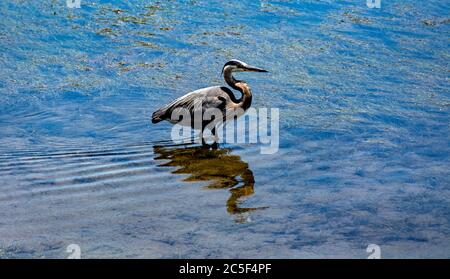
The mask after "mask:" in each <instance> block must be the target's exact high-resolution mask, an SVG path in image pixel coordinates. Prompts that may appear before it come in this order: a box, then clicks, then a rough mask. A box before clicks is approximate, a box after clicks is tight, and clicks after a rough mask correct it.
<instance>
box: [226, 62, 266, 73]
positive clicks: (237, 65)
mask: <svg viewBox="0 0 450 279" xmlns="http://www.w3.org/2000/svg"><path fill="white" fill-rule="evenodd" d="M228 69H229V70H231V72H260V73H265V72H267V71H266V70H263V69H261V68H258V67H254V66H250V65H248V64H247V63H245V62H242V61H240V60H237V59H232V60H230V61H228V62H227V63H225V65H223V68H222V74H223V72H224V71H227V70H228Z"/></svg>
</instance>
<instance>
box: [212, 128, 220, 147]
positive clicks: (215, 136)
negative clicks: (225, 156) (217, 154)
mask: <svg viewBox="0 0 450 279" xmlns="http://www.w3.org/2000/svg"><path fill="white" fill-rule="evenodd" d="M211 133H212V134H213V135H214V142H213V144H212V145H211V148H212V149H217V148H218V147H219V137H218V136H217V131H216V127H214V128H213V129H212V130H211Z"/></svg>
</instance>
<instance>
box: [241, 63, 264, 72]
mask: <svg viewBox="0 0 450 279" xmlns="http://www.w3.org/2000/svg"><path fill="white" fill-rule="evenodd" d="M244 71H246V72H259V73H267V72H268V71H266V70H264V69H261V68H258V67H253V66H250V65H248V66H246V67H245V68H244Z"/></svg>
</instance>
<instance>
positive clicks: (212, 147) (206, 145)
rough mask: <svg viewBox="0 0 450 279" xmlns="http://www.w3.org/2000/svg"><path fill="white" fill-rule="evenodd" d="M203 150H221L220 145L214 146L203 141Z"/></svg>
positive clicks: (214, 143) (216, 143) (215, 143)
mask: <svg viewBox="0 0 450 279" xmlns="http://www.w3.org/2000/svg"><path fill="white" fill-rule="evenodd" d="M202 148H204V149H213V150H216V149H218V148H219V143H218V142H213V143H212V144H207V143H206V141H204V140H202Z"/></svg>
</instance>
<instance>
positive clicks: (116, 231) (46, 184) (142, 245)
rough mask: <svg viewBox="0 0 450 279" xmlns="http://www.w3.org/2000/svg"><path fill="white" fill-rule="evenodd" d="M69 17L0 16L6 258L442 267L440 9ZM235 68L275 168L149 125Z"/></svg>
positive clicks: (445, 110)
mask: <svg viewBox="0 0 450 279" xmlns="http://www.w3.org/2000/svg"><path fill="white" fill-rule="evenodd" d="M65 2H66V1H63V0H58V1H56V0H54V1H51V0H40V1H22V0H7V1H1V2H0V11H1V15H2V16H1V19H0V50H1V52H0V63H1V67H0V77H1V78H0V175H1V178H0V257H2V258H16V257H33V258H39V257H51V258H64V257H67V256H68V253H67V252H66V247H67V246H68V245H69V244H71V243H75V244H78V245H79V246H80V247H81V256H82V257H86V258H97V257H136V258H142V257H149V258H160V257H162V258H178V257H188V258H199V257H208V258H216V257H225V258H229V257H232V258H243V257H253V258H263V257H268V258H294V257H295V258H297V257H355V258H365V257H367V256H368V253H367V252H366V247H367V245H368V244H371V243H374V244H377V245H379V246H380V247H381V255H382V257H385V258H390V257H400V258H409V257H421V258H422V257H423V258H429V257H446V258H448V257H450V202H449V201H450V181H449V175H450V169H449V167H448V165H449V163H450V162H449V161H450V160H449V155H450V154H449V153H450V143H449V136H450V133H449V132H450V129H449V123H450V121H449V120H450V119H449V115H450V114H449V109H450V95H449V91H448V81H449V73H450V69H449V40H448V38H449V35H450V28H449V24H450V18H449V17H448V14H449V2H448V1H425V2H423V1H422V2H418V1H382V3H381V4H382V6H381V9H370V8H368V7H367V6H366V1H365V0H361V1H326V0H324V1H312V0H310V1H250V0H242V1H236V2H234V1H200V0H193V1H161V2H156V1H84V0H81V8H80V9H69V8H67V7H66V5H65ZM231 58H237V59H241V60H243V61H246V62H248V63H251V64H254V65H256V66H260V67H262V68H265V69H268V70H269V71H270V74H267V75H262V74H257V73H255V74H241V75H240V77H243V78H245V80H247V82H248V83H249V84H250V85H251V86H252V89H253V93H254V98H253V100H254V101H253V106H254V107H256V108H260V107H277V108H280V150H279V152H277V153H276V154H273V155H262V154H260V146H259V145H258V144H225V145H221V147H220V149H219V150H209V151H208V150H203V149H200V148H198V146H196V145H192V144H191V145H174V144H173V143H172V142H171V141H169V140H167V139H168V138H170V125H169V124H167V123H164V124H163V123H160V124H158V125H152V124H151V123H150V116H151V113H152V112H153V111H154V109H156V108H157V107H158V106H160V105H162V104H164V103H166V102H168V101H170V100H172V99H173V98H175V97H178V96H180V95H182V94H184V93H187V92H189V91H192V90H195V89H198V88H201V87H206V86H210V85H215V84H216V85H221V84H223V81H222V80H221V77H220V69H221V67H222V65H223V63H224V62H226V61H227V60H229V59H231ZM244 75H245V76H244Z"/></svg>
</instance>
